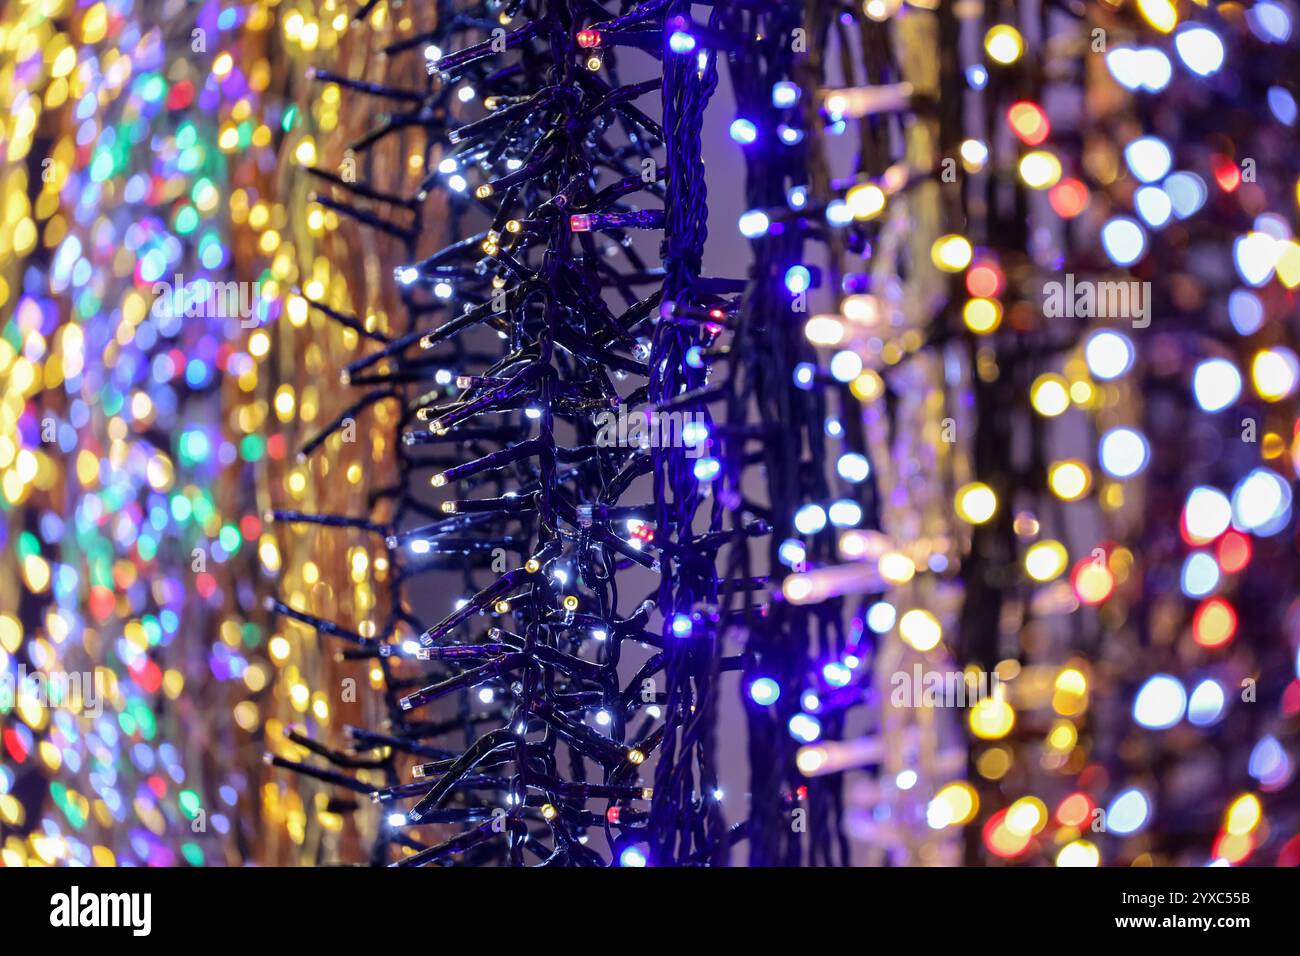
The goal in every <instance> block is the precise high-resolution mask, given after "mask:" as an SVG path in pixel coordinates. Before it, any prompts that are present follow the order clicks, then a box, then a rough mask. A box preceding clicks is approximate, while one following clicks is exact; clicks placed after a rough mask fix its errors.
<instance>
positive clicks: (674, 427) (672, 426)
mask: <svg viewBox="0 0 1300 956" xmlns="http://www.w3.org/2000/svg"><path fill="white" fill-rule="evenodd" d="M595 424H596V426H597V427H598V429H599V430H598V431H597V432H596V444H597V445H599V446H600V447H602V448H611V447H615V446H619V447H632V448H685V449H686V457H687V458H699V457H700V456H701V455H703V454H704V447H705V440H706V439H707V438H708V434H709V429H708V424H707V422H706V419H705V416H704V413H703V412H657V411H651V412H642V411H630V412H629V411H628V410H627V406H626V405H620V406H619V407H618V412H617V413H615V412H612V411H606V412H599V413H597V414H596V416H595Z"/></svg>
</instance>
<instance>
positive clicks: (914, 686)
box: [889, 663, 1001, 707]
mask: <svg viewBox="0 0 1300 956" xmlns="http://www.w3.org/2000/svg"><path fill="white" fill-rule="evenodd" d="M1000 685H1001V679H1000V678H999V677H998V675H997V674H993V673H990V672H989V671H974V670H967V671H929V670H925V669H924V668H923V667H922V666H921V665H920V664H919V663H916V664H913V665H912V669H911V671H894V673H893V674H892V675H891V676H890V678H889V686H890V688H891V689H890V692H889V703H890V705H891V706H893V707H973V706H974V705H975V704H978V703H979V702H980V701H982V700H989V699H991V698H994V697H997V696H998V695H999V691H998V688H999V686H1000Z"/></svg>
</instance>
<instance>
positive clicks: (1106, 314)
mask: <svg viewBox="0 0 1300 956" xmlns="http://www.w3.org/2000/svg"><path fill="white" fill-rule="evenodd" d="M1043 315H1044V316H1046V317H1047V318H1049V319H1062V318H1068V319H1128V320H1130V321H1131V322H1132V323H1133V328H1135V329H1145V328H1146V327H1147V326H1148V325H1150V324H1151V283H1150V282H1138V281H1137V280H1125V281H1114V282H1098V281H1094V280H1091V279H1078V280H1076V279H1075V277H1074V273H1073V272H1067V273H1066V274H1065V281H1064V282H1057V281H1055V280H1053V281H1051V282H1045V283H1043Z"/></svg>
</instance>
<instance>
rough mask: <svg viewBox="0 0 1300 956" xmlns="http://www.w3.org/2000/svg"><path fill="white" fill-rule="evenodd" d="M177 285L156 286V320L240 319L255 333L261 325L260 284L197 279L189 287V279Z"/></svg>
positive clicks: (183, 278) (154, 291)
mask: <svg viewBox="0 0 1300 956" xmlns="http://www.w3.org/2000/svg"><path fill="white" fill-rule="evenodd" d="M173 278H175V280H176V281H175V282H161V281H160V282H155V283H154V284H153V294H154V296H155V298H154V300H153V315H154V317H155V318H159V319H166V318H181V317H184V318H187V319H239V321H240V325H242V326H243V327H244V328H246V329H251V328H253V326H255V325H256V324H257V322H256V321H255V320H254V318H253V316H254V315H255V313H256V311H257V303H258V300H259V299H261V297H262V289H261V283H260V282H213V281H211V280H209V279H196V280H194V281H193V282H191V283H190V284H189V285H186V284H185V276H183V275H177V276H174V277H173Z"/></svg>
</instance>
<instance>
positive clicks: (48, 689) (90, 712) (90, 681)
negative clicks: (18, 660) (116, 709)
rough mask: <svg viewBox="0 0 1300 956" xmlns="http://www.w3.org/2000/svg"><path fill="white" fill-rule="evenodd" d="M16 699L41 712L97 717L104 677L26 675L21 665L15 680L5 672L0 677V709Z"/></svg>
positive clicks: (64, 673) (77, 673) (101, 706)
mask: <svg viewBox="0 0 1300 956" xmlns="http://www.w3.org/2000/svg"><path fill="white" fill-rule="evenodd" d="M20 697H22V698H26V699H28V700H34V701H35V702H36V704H37V706H39V707H41V708H43V709H47V710H53V709H61V710H70V711H73V712H74V713H81V714H85V715H86V716H87V717H98V716H99V715H100V714H102V713H103V712H104V677H103V674H101V673H99V672H98V671H94V672H91V671H71V672H69V671H52V672H51V673H48V674H47V673H46V672H45V671H39V670H38V671H32V672H31V673H28V672H27V666H26V665H25V664H22V665H19V667H18V674H17V676H15V675H14V674H13V673H12V672H10V671H7V670H6V671H5V672H4V673H3V674H0V709H3V710H9V709H10V708H12V707H13V706H14V704H15V703H16V702H17V701H18V699H19V698H20Z"/></svg>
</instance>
